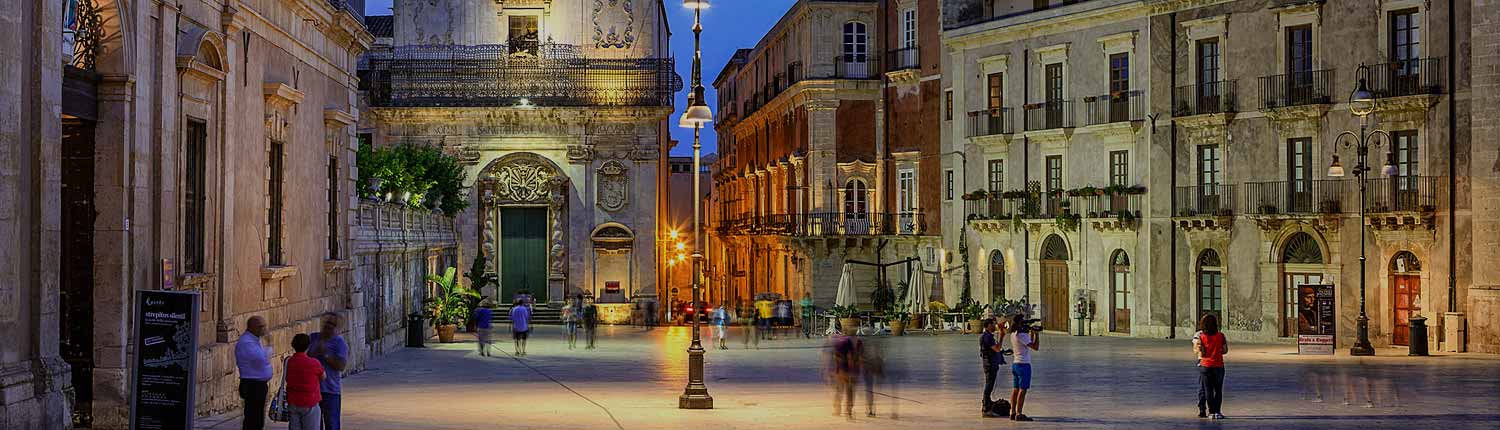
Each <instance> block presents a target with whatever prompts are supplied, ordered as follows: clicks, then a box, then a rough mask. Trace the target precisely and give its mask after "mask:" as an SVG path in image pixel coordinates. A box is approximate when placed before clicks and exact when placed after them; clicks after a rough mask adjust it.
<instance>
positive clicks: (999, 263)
mask: <svg viewBox="0 0 1500 430" xmlns="http://www.w3.org/2000/svg"><path fill="white" fill-rule="evenodd" d="M948 255H953V254H948ZM1005 275H1006V270H1005V254H1004V253H1002V252H1000V250H998V249H996V250H994V251H990V301H995V300H998V299H1003V298H1005Z"/></svg>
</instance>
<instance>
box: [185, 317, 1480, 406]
mask: <svg viewBox="0 0 1500 430" xmlns="http://www.w3.org/2000/svg"><path fill="white" fill-rule="evenodd" d="M709 333H710V331H708V330H705V331H704V334H705V339H706V336H707V335H708V334H709ZM740 335H741V333H740V332H734V333H732V334H731V340H732V341H733V342H731V348H732V349H730V350H728V351H722V350H717V349H712V346H711V345H707V346H708V347H710V349H709V353H708V354H707V356H706V366H705V367H706V374H707V384H708V387H709V391H710V393H712V395H713V396H714V405H715V409H714V410H711V411H684V410H679V409H677V395H678V394H680V393H681V392H682V388H683V385H684V383H685V381H686V378H687V368H686V362H687V360H686V355H687V354H686V352H685V348H686V347H687V344H688V340H689V336H690V331H689V330H688V329H686V328H683V327H671V328H658V329H656V330H653V331H645V330H642V329H639V328H633V327H604V328H601V329H600V342H599V348H598V349H596V350H584V349H579V350H576V351H569V350H568V349H567V348H566V345H565V344H564V343H563V342H562V341H561V340H560V339H561V329H560V328H559V327H552V326H539V327H538V328H537V331H536V332H535V333H533V337H532V341H531V343H530V345H529V347H528V352H529V355H528V356H527V357H524V358H519V359H518V358H515V357H512V356H510V355H508V354H505V353H497V354H496V356H494V357H480V356H479V355H478V354H477V353H476V352H475V351H474V347H475V344H474V343H473V342H472V341H471V340H470V339H471V338H464V340H466V341H467V342H464V343H456V344H447V345H440V344H429V345H428V346H429V348H426V349H408V350H404V351H400V352H396V353H393V354H390V355H387V356H386V357H384V358H382V359H379V360H377V361H375V362H374V363H371V365H370V367H369V368H368V369H367V370H366V371H364V372H362V373H359V374H357V375H353V376H350V377H348V378H347V379H345V382H344V390H345V393H344V422H345V425H346V428H348V429H360V430H362V429H371V430H380V429H492V428H504V429H559V428H566V429H574V428H577V429H622V430H623V429H632V430H634V429H680V428H706V429H714V430H727V429H755V430H762V429H805V428H912V427H937V428H944V429H979V428H1002V429H1003V428H1059V429H1060V428H1141V429H1147V428H1149V429H1157V428H1226V429H1261V428H1286V429H1309V428H1348V429H1361V430H1365V429H1375V428H1407V427H1420V428H1442V429H1444V430H1451V429H1467V428H1476V429H1497V428H1500V372H1497V371H1496V368H1497V365H1500V357H1495V356H1488V355H1471V354H1459V355H1446V356H1437V357H1427V358H1417V357H1406V356H1404V355H1396V352H1397V351H1396V350H1385V351H1382V353H1383V355H1382V356H1378V357H1373V358H1355V357H1349V356H1346V355H1340V356H1336V357H1305V356H1298V355H1296V354H1295V351H1296V348H1295V347H1294V346H1290V345H1239V344H1234V343H1233V340H1232V339H1231V349H1230V354H1229V355H1228V356H1227V357H1226V361H1227V362H1228V372H1227V373H1228V376H1227V378H1226V382H1225V385H1226V387H1225V406H1224V413H1225V414H1226V415H1228V416H1229V418H1230V419H1228V420H1223V421H1208V420H1200V419H1198V418H1196V417H1195V414H1196V412H1197V409H1196V402H1197V400H1196V399H1197V397H1196V395H1197V373H1196V370H1195V368H1194V365H1193V361H1192V358H1191V355H1192V352H1191V346H1190V345H1189V343H1188V342H1187V341H1185V340H1154V339H1124V338H1109V337H1071V336H1066V335H1062V334H1052V333H1047V334H1044V335H1043V336H1042V338H1041V348H1042V349H1041V351H1039V352H1035V353H1034V359H1033V361H1034V364H1033V367H1034V370H1035V377H1034V380H1033V386H1032V392H1031V394H1030V395H1029V396H1028V398H1027V405H1026V413H1027V414H1028V415H1030V416H1032V417H1033V418H1035V419H1036V422H1032V423H1014V422H1010V421H1007V420H1003V419H987V418H981V417H980V414H979V411H978V409H979V407H978V400H977V397H978V396H979V393H980V390H981V389H982V388H983V380H982V379H981V378H982V376H981V375H982V374H981V372H980V369H979V366H978V365H977V362H978V357H977V356H978V347H977V341H976V339H975V337H974V336H968V335H951V334H944V335H936V336H933V335H926V334H917V335H908V336H905V337H873V338H867V339H870V342H871V343H872V344H878V345H880V347H881V348H882V349H883V351H885V354H886V357H887V358H886V362H887V363H888V367H889V368H891V370H890V374H891V379H892V380H893V381H894V382H893V383H890V384H885V385H884V386H881V387H878V388H877V393H878V394H877V396H876V397H877V404H876V412H877V414H878V417H875V418H868V417H866V416H865V415H864V392H863V389H862V387H861V389H860V390H858V391H857V393H856V401H857V402H858V407H856V409H855V412H856V417H855V418H854V419H853V420H852V421H851V420H847V419H846V418H843V417H836V416H833V415H832V411H833V407H832V394H831V393H832V391H831V389H829V388H828V386H827V385H826V384H824V382H823V377H822V369H823V360H824V356H823V352H822V342H823V341H822V340H821V339H813V340H804V339H778V340H774V341H763V342H761V344H760V346H761V349H759V350H755V349H749V350H747V349H745V347H744V345H743V344H742V343H740V342H739V336H740ZM464 336H465V335H463V334H460V337H464ZM496 338H497V339H499V338H501V336H498V335H497V336H496ZM497 345H500V346H501V347H502V348H501V349H502V350H504V351H507V352H508V351H509V350H510V345H509V341H508V340H507V341H506V342H501V343H498V344H497ZM1386 353H1388V355H1384V354H1386ZM1360 375H1364V376H1363V377H1361V376H1360ZM1000 379H1001V380H1000V381H997V384H996V385H997V388H996V391H997V392H998V393H1003V394H997V397H1000V396H1005V395H1008V394H1009V389H1010V381H1009V378H1008V372H1002V377H1001V378H1000ZM1310 380H1317V381H1320V382H1318V383H1317V384H1313V383H1307V382H1304V381H1310ZM1351 390H1352V391H1354V393H1353V394H1352V395H1351V394H1350V391H1351ZM1319 391H1320V392H1322V393H1323V396H1324V397H1323V399H1324V401H1323V402H1316V401H1314V400H1313V399H1314V397H1315V393H1316V392H1319ZM1370 393H1373V398H1374V402H1373V403H1374V404H1373V405H1369V404H1367V403H1368V402H1367V400H1366V399H1369V398H1371V397H1372V396H1371V395H1370ZM1346 398H1350V399H1351V400H1352V401H1351V402H1350V404H1348V405H1345V404H1344V400H1345V399H1346ZM1370 406H1373V407H1370ZM232 422H233V421H230V422H229V423H227V425H220V426H219V427H208V426H204V425H200V427H201V428H233V425H232Z"/></svg>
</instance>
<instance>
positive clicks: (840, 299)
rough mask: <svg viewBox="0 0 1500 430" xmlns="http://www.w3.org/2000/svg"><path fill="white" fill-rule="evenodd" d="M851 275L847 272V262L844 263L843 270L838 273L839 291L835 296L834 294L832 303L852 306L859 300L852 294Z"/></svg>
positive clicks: (852, 282)
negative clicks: (841, 272)
mask: <svg viewBox="0 0 1500 430" xmlns="http://www.w3.org/2000/svg"><path fill="white" fill-rule="evenodd" d="M852 277H853V276H852V274H851V273H849V263H844V272H843V274H840V275H839V292H838V295H837V296H834V299H833V304H835V305H839V306H854V304H855V303H858V302H859V298H858V297H857V296H855V295H854V280H853V279H850V278H852Z"/></svg>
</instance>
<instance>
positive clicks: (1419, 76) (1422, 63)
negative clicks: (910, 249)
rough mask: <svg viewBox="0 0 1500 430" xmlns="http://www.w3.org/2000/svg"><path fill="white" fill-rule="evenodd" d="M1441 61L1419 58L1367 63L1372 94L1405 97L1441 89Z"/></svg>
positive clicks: (1435, 92) (1442, 79) (1438, 92)
mask: <svg viewBox="0 0 1500 430" xmlns="http://www.w3.org/2000/svg"><path fill="white" fill-rule="evenodd" d="M1445 77H1446V75H1444V74H1443V61H1442V59H1441V58H1421V59H1415V60H1405V61H1395V62H1390V63H1385V64H1376V65H1374V66H1370V75H1369V76H1368V77H1367V79H1369V82H1368V84H1369V86H1370V91H1371V92H1373V93H1375V97H1380V98H1386V97H1405V96H1419V95H1436V94H1442V93H1443V82H1444V78H1445Z"/></svg>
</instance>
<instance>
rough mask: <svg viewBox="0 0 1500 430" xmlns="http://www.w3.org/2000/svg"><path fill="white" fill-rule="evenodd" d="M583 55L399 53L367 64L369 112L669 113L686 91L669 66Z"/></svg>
mask: <svg viewBox="0 0 1500 430" xmlns="http://www.w3.org/2000/svg"><path fill="white" fill-rule="evenodd" d="M512 48H518V49H512ZM533 48H534V49H533ZM532 52H535V55H532ZM581 52H582V51H581V50H580V49H579V48H578V47H577V46H573V45H563V44H554V43H543V44H539V45H536V46H534V47H532V46H516V47H512V46H508V45H473V46H401V47H397V48H395V49H394V50H393V51H392V52H388V53H380V54H372V56H371V57H370V59H369V64H370V70H369V73H368V76H369V77H370V79H371V81H372V82H371V83H370V85H369V86H368V88H369V97H370V105H371V106H374V107H510V106H516V105H519V104H521V100H522V99H525V100H527V101H528V102H530V104H532V105H536V106H543V107H549V106H579V107H582V106H639V107H671V106H672V101H673V96H674V95H675V94H676V93H677V92H678V91H680V90H682V78H681V77H680V76H678V75H677V73H676V72H675V71H674V69H673V60H672V59H670V58H637V59H605V58H586V57H583V56H582V55H581Z"/></svg>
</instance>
